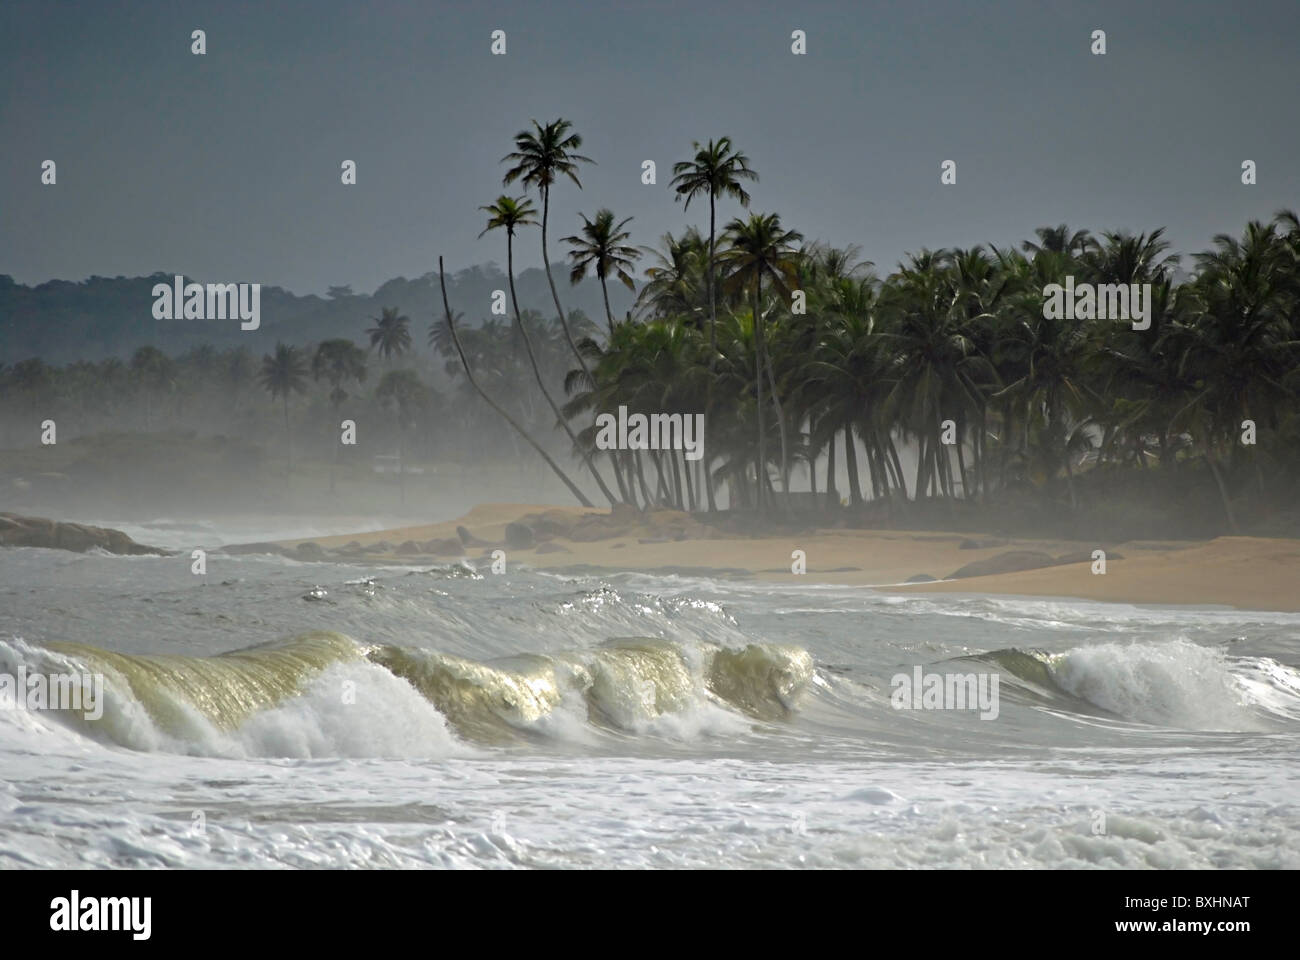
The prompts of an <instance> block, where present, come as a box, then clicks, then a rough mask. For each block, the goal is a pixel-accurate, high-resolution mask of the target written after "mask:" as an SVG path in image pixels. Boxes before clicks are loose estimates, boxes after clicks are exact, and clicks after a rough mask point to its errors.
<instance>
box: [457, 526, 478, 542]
mask: <svg viewBox="0 0 1300 960" xmlns="http://www.w3.org/2000/svg"><path fill="white" fill-rule="evenodd" d="M456 536H458V537H460V542H461V543H463V544H464V545H465V546H467V547H468V546H469V545H470V544H472V543H473V542H474V534H472V533H470V532H469V530H468V529H466V528H465V527H457V528H456Z"/></svg>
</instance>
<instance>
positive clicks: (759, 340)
mask: <svg viewBox="0 0 1300 960" xmlns="http://www.w3.org/2000/svg"><path fill="white" fill-rule="evenodd" d="M762 296H763V275H762V274H761V273H760V272H759V271H758V268H757V267H755V268H754V388H755V389H756V390H757V391H758V393H757V404H756V407H755V410H754V420H755V422H756V423H757V424H758V459H757V461H756V463H755V465H754V466H755V468H756V472H755V474H754V491H755V497H754V509H755V510H758V511H762V509H763V487H764V486H765V484H764V483H763V478H764V477H765V476H766V475H767V430H766V429H765V424H764V420H765V419H766V418H765V417H764V416H763V317H762V314H761V313H760V312H759V304H760V302H761V300H762Z"/></svg>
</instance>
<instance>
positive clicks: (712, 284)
mask: <svg viewBox="0 0 1300 960" xmlns="http://www.w3.org/2000/svg"><path fill="white" fill-rule="evenodd" d="M691 146H692V147H693V149H694V150H695V156H694V158H692V159H691V160H683V161H680V162H679V163H675V164H673V179H672V186H673V188H674V189H675V191H676V195H677V199H679V200H683V201H684V203H683V205H682V209H683V210H689V209H690V206H691V200H693V199H694V198H695V197H698V196H701V195H707V196H708V198H709V251H708V255H709V262H708V272H707V274H706V275H705V279H706V283H707V287H708V295H709V371H710V373H711V372H712V371H713V370H714V369H715V367H716V354H717V352H718V301H717V291H716V286H717V202H718V198H719V197H722V196H729V197H731V198H732V199H734V200H737V201H739V202H740V205H741V206H743V207H748V206H749V199H750V198H749V194H748V193H747V192H746V191H745V188H744V187H743V186H741V181H742V180H752V181H755V182H757V181H758V174H757V173H755V172H754V171H753V170H752V169H750V166H749V158H748V157H746V156H745V155H744V154H743V153H740V152H739V151H737V150H734V149H733V148H732V145H731V138H730V137H722V138H720V139H718V140H716V141H715V140H710V141H709V142H708V143H707V144H705V145H704V146H700V144H699V142H698V141H696V142H694V143H693V144H692V145H691ZM755 319H756V320H757V318H755ZM712 379H713V378H712V377H710V378H709V380H710V383H709V390H708V395H707V396H706V397H705V401H704V403H705V410H704V416H705V419H706V420H707V419H708V418H709V416H710V414H711V412H712V406H713V384H712ZM760 418H761V415H760ZM759 429H760V431H761V429H762V427H761V420H760V428H759ZM707 491H708V501H709V512H710V513H712V512H714V511H716V510H717V504H716V503H714V499H713V485H712V484H709V485H708V486H707Z"/></svg>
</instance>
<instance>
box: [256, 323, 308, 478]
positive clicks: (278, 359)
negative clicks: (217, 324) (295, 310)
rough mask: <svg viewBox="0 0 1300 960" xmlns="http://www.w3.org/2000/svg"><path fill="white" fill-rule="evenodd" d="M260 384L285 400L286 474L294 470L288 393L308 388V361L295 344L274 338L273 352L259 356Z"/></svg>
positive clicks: (272, 395) (286, 475)
mask: <svg viewBox="0 0 1300 960" xmlns="http://www.w3.org/2000/svg"><path fill="white" fill-rule="evenodd" d="M258 381H259V382H260V383H261V384H262V387H263V388H264V389H265V390H266V391H267V392H268V393H270V394H271V399H272V400H273V401H274V400H275V399H276V398H277V397H278V398H280V399H282V400H283V402H284V455H285V477H286V479H287V478H288V476H289V474H290V473H291V472H292V471H293V433H292V432H291V431H290V429H289V397H290V396H292V395H293V394H295V393H304V392H305V391H306V389H307V361H306V360H304V359H303V356H302V353H301V351H299V350H298V348H297V347H291V346H289V345H287V344H284V343H281V342H279V341H276V344H275V353H274V354H270V353H268V354H266V355H264V356H263V357H262V372H261V374H260V375H259V377H258Z"/></svg>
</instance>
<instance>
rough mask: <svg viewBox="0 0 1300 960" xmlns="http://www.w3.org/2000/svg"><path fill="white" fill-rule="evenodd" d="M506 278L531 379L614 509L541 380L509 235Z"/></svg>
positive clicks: (611, 496) (613, 501) (615, 502)
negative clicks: (517, 287) (522, 308)
mask: <svg viewBox="0 0 1300 960" xmlns="http://www.w3.org/2000/svg"><path fill="white" fill-rule="evenodd" d="M506 276H507V277H508V278H509V280H510V300H511V301H512V302H513V303H514V306H515V320H516V321H517V322H518V323H519V332H520V333H521V334H522V335H523V338H524V349H525V350H527V351H528V362H529V364H530V365H531V366H532V368H533V377H534V378H535V379H536V380H537V387H538V389H539V390H541V391H542V396H543V397H545V398H546V402H547V404H549V405H550V408H551V411H552V412H553V413H554V414H555V419H556V420H558V421H559V423H560V426H561V427H563V428H564V432H565V434H567V435H568V437H569V442H570V443H572V444H573V446H574V448H575V449H577V451H578V453H579V455H581V457H582V461H583V463H585V464H586V465H587V469H588V470H590V471H591V475H592V477H593V478H595V480H596V486H598V487H600V492H601V493H603V494H604V495H605V498H606V499H607V500H609V505H610V506H611V507H616V506H618V500H616V499H615V498H614V494H613V493H611V492H610V489H609V487H607V486H605V479H604V478H603V477H602V476H601V475H600V473H599V471H597V470H596V465H595V464H594V463H592V462H591V457H590V456H589V455H588V453H587V451H586V449H585V448H583V447H582V446H581V445H580V444H579V443H578V438H577V437H575V436H574V435H573V430H572V429H570V427H569V421H568V420H566V419H565V418H564V414H562V413H561V412H560V408H559V407H557V406H556V405H555V401H554V400H553V399H551V394H550V391H548V390H547V389H546V383H545V382H544V381H543V380H542V371H541V368H540V367H538V366H537V355H536V354H535V353H534V352H533V338H532V337H530V336H529V335H528V329H527V328H526V327H525V326H524V318H523V315H522V314H521V313H520V312H519V298H518V297H516V296H515V243H514V235H513V234H510V233H507V234H506Z"/></svg>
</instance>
